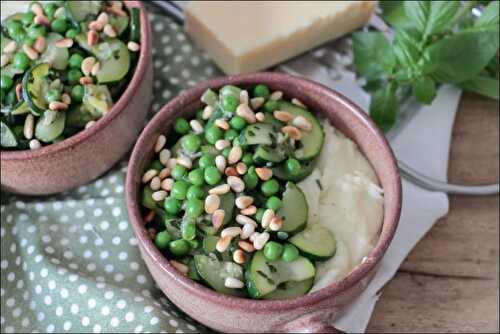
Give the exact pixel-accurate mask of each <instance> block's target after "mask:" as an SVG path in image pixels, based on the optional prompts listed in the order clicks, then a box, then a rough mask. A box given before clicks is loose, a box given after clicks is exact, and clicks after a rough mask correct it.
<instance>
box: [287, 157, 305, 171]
mask: <svg viewBox="0 0 500 334" xmlns="http://www.w3.org/2000/svg"><path fill="white" fill-rule="evenodd" d="M285 169H286V170H287V171H288V173H289V174H290V175H297V174H298V173H299V172H300V169H301V166H300V162H299V161H298V160H297V159H293V158H289V159H288V160H287V161H286V162H285Z"/></svg>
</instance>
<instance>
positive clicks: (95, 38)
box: [0, 1, 141, 150]
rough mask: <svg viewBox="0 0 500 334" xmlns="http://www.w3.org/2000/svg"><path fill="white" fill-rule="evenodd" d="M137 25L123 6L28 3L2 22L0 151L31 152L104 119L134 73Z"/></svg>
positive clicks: (137, 20) (115, 3) (137, 14)
mask: <svg viewBox="0 0 500 334" xmlns="http://www.w3.org/2000/svg"><path fill="white" fill-rule="evenodd" d="M140 24H141V23H140V12H139V9H138V8H130V9H129V8H127V7H126V6H124V4H123V2H122V1H58V2H49V3H46V4H45V5H43V6H42V5H41V4H40V3H38V2H33V3H32V4H31V5H30V7H29V10H28V11H27V12H26V13H16V14H14V15H11V16H9V17H7V18H6V19H5V20H4V21H2V29H1V50H2V59H1V61H2V63H1V66H2V71H1V114H0V127H1V142H0V146H1V148H2V150H23V149H38V148H40V147H41V146H42V145H50V144H52V143H55V142H59V141H61V140H64V139H65V138H67V137H69V136H72V135H73V134H75V133H77V132H79V131H81V130H82V129H85V128H88V127H90V126H92V125H93V124H94V123H95V122H96V121H97V120H98V119H99V118H101V117H102V116H104V115H105V114H106V113H107V112H108V111H109V110H110V109H111V107H112V106H113V103H114V102H115V101H117V100H118V99H119V98H120V96H121V94H122V93H123V91H124V90H125V88H126V87H127V84H128V82H129V81H130V78H131V77H132V75H133V73H134V69H135V66H136V63H137V59H138V52H139V51H140V44H139V41H140Z"/></svg>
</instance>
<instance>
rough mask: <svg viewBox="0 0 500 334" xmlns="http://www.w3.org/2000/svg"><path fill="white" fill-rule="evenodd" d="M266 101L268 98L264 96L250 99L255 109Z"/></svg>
mask: <svg viewBox="0 0 500 334" xmlns="http://www.w3.org/2000/svg"><path fill="white" fill-rule="evenodd" d="M264 102H266V99H264V98H263V97H254V98H253V99H251V100H250V105H251V106H252V109H253V110H257V109H259V108H260V107H262V105H263V104H264Z"/></svg>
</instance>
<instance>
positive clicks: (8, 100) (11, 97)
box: [2, 89, 23, 136]
mask: <svg viewBox="0 0 500 334" xmlns="http://www.w3.org/2000/svg"><path fill="white" fill-rule="evenodd" d="M3 90H4V89H2V91H3ZM4 100H5V104H7V105H10V104H14V103H15V102H16V101H17V96H16V90H15V89H11V90H10V91H9V92H8V93H6V94H5V97H4ZM22 129H23V127H22V126H21V136H22V135H23V131H22Z"/></svg>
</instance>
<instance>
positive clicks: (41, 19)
mask: <svg viewBox="0 0 500 334" xmlns="http://www.w3.org/2000/svg"><path fill="white" fill-rule="evenodd" d="M33 22H34V23H35V24H39V25H42V26H47V27H48V26H50V21H49V19H48V18H47V17H46V16H45V15H37V16H35V18H34V19H33Z"/></svg>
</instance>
